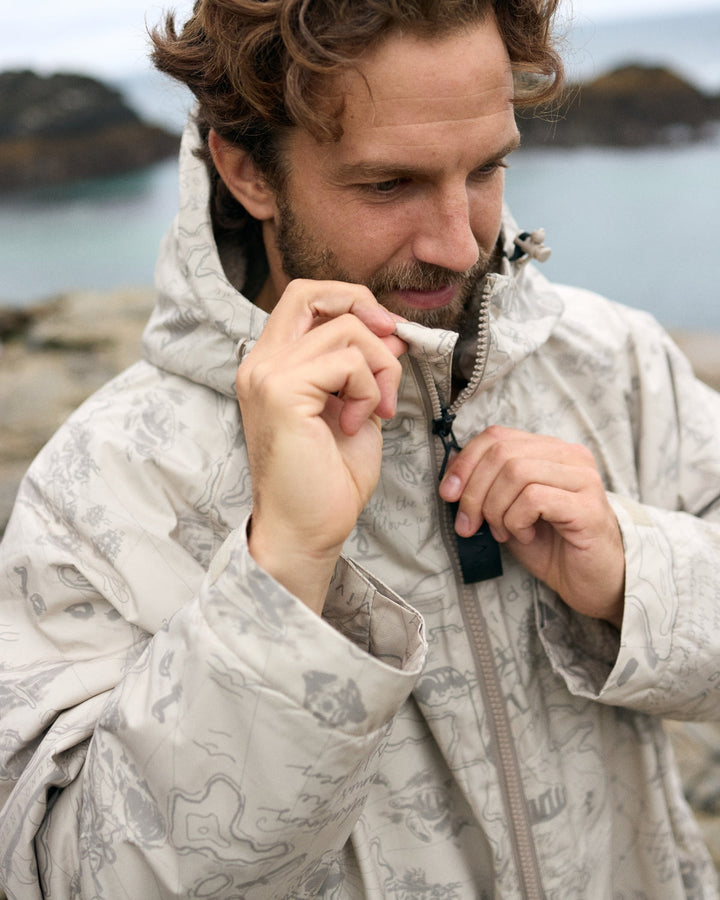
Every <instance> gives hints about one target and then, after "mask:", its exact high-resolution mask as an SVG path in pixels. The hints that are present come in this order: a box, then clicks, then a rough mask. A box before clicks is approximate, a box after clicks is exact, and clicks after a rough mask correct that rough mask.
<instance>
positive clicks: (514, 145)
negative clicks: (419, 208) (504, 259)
mask: <svg viewBox="0 0 720 900" xmlns="http://www.w3.org/2000/svg"><path fill="white" fill-rule="evenodd" d="M519 147H520V136H519V135H517V136H516V137H514V138H513V139H512V140H511V141H509V142H508V143H507V144H506V145H505V146H504V147H501V148H500V149H499V150H498V151H497V152H495V153H491V154H489V155H488V156H487V157H486V158H485V159H484V160H483V161H481V162H479V163H478V164H477V166H475V168H482V166H486V165H489V164H490V163H493V162H496V161H497V160H500V159H504V158H505V157H506V156H509V155H510V154H511V153H512V152H513V151H515V150H517V149H518V148H519ZM431 173H432V169H425V168H419V167H418V166H410V165H405V164H404V163H399V162H384V161H382V160H377V161H360V162H356V163H343V164H342V165H340V166H338V169H337V171H336V172H335V176H336V178H337V179H338V180H340V181H352V180H353V179H360V180H365V181H387V180H389V179H392V178H422V177H427V175H428V174H431Z"/></svg>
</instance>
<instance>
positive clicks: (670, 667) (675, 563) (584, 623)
mask: <svg viewBox="0 0 720 900" xmlns="http://www.w3.org/2000/svg"><path fill="white" fill-rule="evenodd" d="M608 499H609V501H610V503H611V505H612V507H613V511H614V512H615V515H616V517H617V520H618V524H619V526H620V530H621V532H622V537H623V545H624V549H625V609H624V614H623V622H622V630H621V632H619V633H618V632H617V631H616V630H615V629H614V628H613V627H612V626H611V625H608V624H607V623H604V622H601V621H598V620H593V619H585V618H584V617H582V616H579V615H578V614H577V613H575V612H573V611H572V610H570V609H569V608H568V607H567V606H565V604H563V603H562V601H561V600H560V599H559V598H557V597H555V595H552V597H553V598H554V599H551V600H546V601H545V603H543V602H542V601H541V602H540V603H539V604H538V607H539V611H540V612H539V615H538V623H539V624H538V627H539V628H540V629H541V638H542V640H543V644H544V645H545V648H546V652H547V653H548V656H549V658H550V661H551V664H552V665H553V668H554V669H555V671H556V672H557V673H558V674H559V675H560V676H561V677H562V678H563V679H564V680H565V682H566V684H567V686H568V689H569V690H570V691H571V692H572V693H573V694H577V695H579V696H584V697H588V698H591V699H593V700H598V701H600V702H601V703H605V704H608V705H611V706H624V707H627V708H629V709H634V710H637V711H639V712H644V713H649V714H653V715H659V716H668V717H679V718H690V717H692V716H698V715H701V716H702V715H706V714H707V710H706V706H707V703H708V700H707V698H708V695H710V694H711V693H712V690H713V689H712V684H713V682H714V677H715V674H716V670H717V663H716V660H717V648H716V647H713V646H711V644H712V642H713V641H714V640H715V636H714V633H715V631H716V629H715V628H714V627H713V626H712V625H708V623H709V621H710V620H711V619H712V618H713V616H712V615H708V613H710V611H711V610H712V609H713V608H714V607H715V605H716V604H715V595H714V588H713V585H712V582H713V578H712V577H711V573H710V572H709V571H707V572H704V571H703V570H704V569H707V568H708V567H709V566H710V563H709V561H708V559H707V557H706V556H704V554H703V546H704V545H706V543H707V535H704V534H702V533H701V532H702V528H703V527H707V526H706V525H705V523H702V522H701V521H699V520H697V519H696V518H695V517H694V516H689V515H686V514H682V513H671V512H667V511H663V510H656V509H653V508H652V507H648V506H644V505H643V504H640V503H638V502H636V501H633V500H630V499H628V498H624V497H618V496H616V495H613V494H609V495H608ZM667 517H672V519H668V518H667ZM678 530H679V533H678ZM670 535H676V536H677V541H676V542H675V543H671V541H670ZM678 573H685V574H684V575H682V576H680V575H679V574H678ZM680 577H685V578H690V579H692V580H693V583H694V586H693V588H692V589H689V588H688V586H686V596H687V597H688V598H692V602H691V603H686V604H685V605H684V607H682V606H681V604H680V602H679V598H680V596H681V594H682V586H681V585H679V584H678V579H679V578H680ZM546 590H547V589H546ZM548 593H551V592H549V591H548ZM558 606H559V607H561V609H558ZM548 610H550V612H548ZM712 708H713V715H716V714H717V711H716V709H715V705H712Z"/></svg>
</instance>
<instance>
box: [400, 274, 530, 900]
mask: <svg viewBox="0 0 720 900" xmlns="http://www.w3.org/2000/svg"><path fill="white" fill-rule="evenodd" d="M493 286H494V279H493V278H492V276H488V277H487V278H486V283H485V284H484V286H483V295H482V298H481V303H480V309H479V314H478V351H477V354H476V357H475V363H474V366H473V372H472V376H471V379H470V381H469V382H468V384H467V385H466V387H465V388H463V390H462V391H461V392H460V393H459V395H458V396H457V398H456V399H455V401H454V402H453V403H452V404H451V406H450V407H449V408H444V407H443V405H442V403H441V400H440V396H439V394H438V391H437V388H436V386H435V382H434V379H433V377H432V370H431V367H430V363H429V362H428V361H427V360H426V359H424V358H420V359H413V360H412V363H413V365H414V366H415V367H416V368H417V370H418V374H419V376H420V378H419V383H421V384H424V386H425V391H424V393H423V397H424V401H425V404H426V407H427V406H429V409H428V410H427V411H428V412H429V413H430V416H431V421H432V425H431V436H430V440H431V443H433V438H434V437H436V436H439V437H440V439H441V443H442V447H443V459H442V460H440V458H439V455H438V454H437V453H436V460H437V461H438V462H439V463H440V468H439V471H440V472H443V471H444V468H445V466H446V465H447V462H448V460H449V456H450V453H451V452H452V450H453V449H459V445H458V443H457V440H456V439H455V435H454V434H453V433H452V421H453V419H454V418H455V411H456V410H457V409H458V408H459V407H460V406H461V404H462V403H463V402H464V400H465V399H466V398H467V397H468V396H470V394H472V393H473V392H474V391H475V390H476V388H477V387H478V385H479V384H480V381H481V380H482V377H483V374H484V372H485V368H486V365H487V357H488V351H489V319H490V315H489V305H490V294H491V292H492V288H493ZM435 446H436V447H437V444H435ZM438 502H439V503H441V504H442V505H443V506H444V507H446V508H445V509H442V510H441V514H440V522H441V525H442V532H443V540H444V543H445V546H446V548H447V549H448V551H449V554H450V556H451V558H452V560H453V568H454V570H455V575H456V583H457V584H458V585H461V588H460V610H461V613H462V617H463V621H464V623H465V627H466V630H467V633H468V635H469V636H470V645H471V649H472V653H473V656H474V658H475V664H476V666H477V671H478V674H479V676H480V677H479V679H478V681H479V686H480V690H481V693H482V695H483V702H484V705H485V709H486V710H487V714H488V725H489V729H490V735H491V740H492V743H493V744H494V746H495V751H496V753H495V756H496V765H497V771H498V776H499V782H500V791H501V793H502V797H503V801H504V804H505V809H506V811H507V815H508V820H509V823H510V836H511V845H512V848H513V854H514V857H515V866H516V870H517V873H518V878H519V882H520V891H521V896H522V898H523V900H543V898H544V896H545V894H544V892H543V888H542V879H541V876H540V866H539V863H538V859H537V853H536V850H535V841H534V838H533V834H532V826H531V825H530V818H529V815H528V809H527V802H526V799H525V791H524V788H523V781H522V773H521V770H520V763H519V760H518V757H517V753H516V750H515V742H514V740H513V736H512V729H511V726H510V720H509V718H508V715H507V712H506V709H505V701H504V696H503V690H502V685H501V684H500V679H499V676H498V673H497V669H496V668H495V660H494V657H493V648H492V645H491V642H490V635H489V630H488V627H487V622H486V619H485V616H484V614H483V612H482V608H481V606H480V604H479V602H478V601H477V599H476V598H475V597H474V595H473V590H472V588H471V587H470V586H469V585H466V584H464V583H463V579H462V577H461V564H460V556H459V551H458V548H457V544H456V542H455V540H454V530H453V522H452V519H451V510H450V506H449V505H448V504H445V503H443V501H442V500H440V497H439V495H438Z"/></svg>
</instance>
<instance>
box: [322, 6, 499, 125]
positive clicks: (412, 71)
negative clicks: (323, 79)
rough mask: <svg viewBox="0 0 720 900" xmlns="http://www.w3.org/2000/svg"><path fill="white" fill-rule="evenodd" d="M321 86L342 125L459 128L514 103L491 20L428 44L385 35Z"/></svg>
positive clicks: (420, 40)
mask: <svg viewBox="0 0 720 900" xmlns="http://www.w3.org/2000/svg"><path fill="white" fill-rule="evenodd" d="M327 88H328V97H329V98H330V102H333V103H335V104H338V105H339V108H340V109H341V110H342V112H341V121H342V124H343V126H344V127H345V126H347V125H352V124H357V123H362V124H366V125H369V126H371V127H374V128H382V127H386V126H404V125H415V124H417V125H422V124H426V123H431V122H440V121H446V122H448V123H451V122H463V121H467V120H471V119H478V118H482V117H484V116H487V115H494V114H496V113H498V112H501V111H507V110H508V108H510V107H512V103H513V77H512V69H511V65H510V60H509V58H508V56H507V51H506V49H505V46H504V44H503V42H502V39H501V38H500V35H499V33H498V31H497V26H496V25H495V24H494V20H492V19H490V20H488V22H486V23H483V24H481V25H478V26H475V27H474V28H472V29H469V30H468V31H463V32H460V33H457V34H451V35H448V36H446V37H443V38H438V39H433V40H430V39H422V38H418V37H415V36H412V35H395V36H392V37H390V38H388V39H387V40H386V41H385V42H384V43H383V44H381V45H380V46H379V47H378V48H376V49H375V50H374V51H373V52H371V53H369V54H367V55H365V56H363V57H362V58H361V59H360V60H359V62H358V64H357V66H356V67H355V68H352V69H348V70H346V71H344V72H342V73H340V74H338V75H336V76H334V78H333V79H332V80H331V81H330V82H329V83H328V84H327Z"/></svg>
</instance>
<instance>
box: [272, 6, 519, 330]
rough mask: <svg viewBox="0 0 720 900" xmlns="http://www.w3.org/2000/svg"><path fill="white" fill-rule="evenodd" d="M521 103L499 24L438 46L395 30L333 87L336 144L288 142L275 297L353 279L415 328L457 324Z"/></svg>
mask: <svg viewBox="0 0 720 900" xmlns="http://www.w3.org/2000/svg"><path fill="white" fill-rule="evenodd" d="M512 96H513V83H512V75H511V70H510V63H509V60H508V57H507V53H506V50H505V47H504V45H503V43H502V40H501V38H500V35H499V33H498V30H497V26H496V24H495V22H494V20H493V19H492V18H489V19H488V21H487V22H486V23H484V24H481V25H476V26H474V27H472V28H470V29H468V30H467V31H463V32H458V33H457V34H453V35H450V36H448V37H443V38H439V39H432V40H423V39H420V38H417V37H414V36H410V35H400V34H393V35H391V36H390V37H389V38H388V39H387V40H386V41H385V42H384V43H382V44H381V45H380V46H379V47H377V48H375V49H373V50H372V51H371V52H368V53H366V54H365V55H364V56H363V57H362V58H361V59H360V61H359V63H358V66H357V68H356V69H352V70H349V71H347V72H346V73H344V74H343V75H341V76H338V77H337V78H336V79H334V80H333V81H332V82H330V83H329V100H330V102H332V101H337V99H338V98H340V97H341V98H342V99H343V104H344V105H343V111H342V115H341V123H342V126H343V135H342V138H341V139H340V141H338V142H336V143H327V142H325V143H320V142H318V141H316V140H315V139H314V138H313V137H312V136H311V135H310V134H309V133H308V132H307V131H305V130H302V129H296V130H295V131H293V132H292V133H291V135H290V137H289V140H288V144H287V146H286V150H285V162H286V164H287V170H288V173H289V174H288V176H287V179H286V181H285V183H284V186H283V188H282V190H281V191H280V192H279V194H278V196H277V213H276V215H275V218H274V220H273V222H272V223H271V224H270V241H269V242H267V241H266V243H269V246H268V257H269V261H270V268H271V276H272V279H273V284H274V287H275V289H276V292H277V293H278V294H279V293H280V292H281V291H282V290H283V289H284V287H285V285H286V284H287V282H288V280H290V279H291V278H299V277H302V278H315V279H323V280H324V279H333V280H341V281H350V282H355V283H360V284H365V285H367V286H368V287H369V288H370V290H371V291H373V293H374V294H375V295H376V296H377V298H378V300H380V302H381V303H382V304H383V305H384V306H386V307H387V308H388V309H390V310H391V311H393V312H396V313H398V314H400V315H402V316H404V317H406V318H408V319H411V320H413V321H417V322H421V323H422V324H426V325H430V326H436V327H444V328H453V327H455V326H456V325H457V323H458V320H459V318H460V316H461V315H462V312H463V309H464V305H465V302H466V300H467V297H468V295H469V293H470V292H471V290H472V287H473V285H474V284H475V282H476V281H477V278H478V276H479V275H481V274H483V273H484V272H485V271H487V269H488V267H489V264H490V259H491V256H492V253H493V250H494V248H495V245H496V242H497V238H498V234H499V231H500V218H501V211H502V196H503V186H504V171H503V170H504V160H505V157H506V156H507V155H508V154H509V153H510V152H511V151H512V150H513V149H515V147H516V146H517V143H518V134H517V129H516V126H515V118H514V113H513V106H512Z"/></svg>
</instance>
